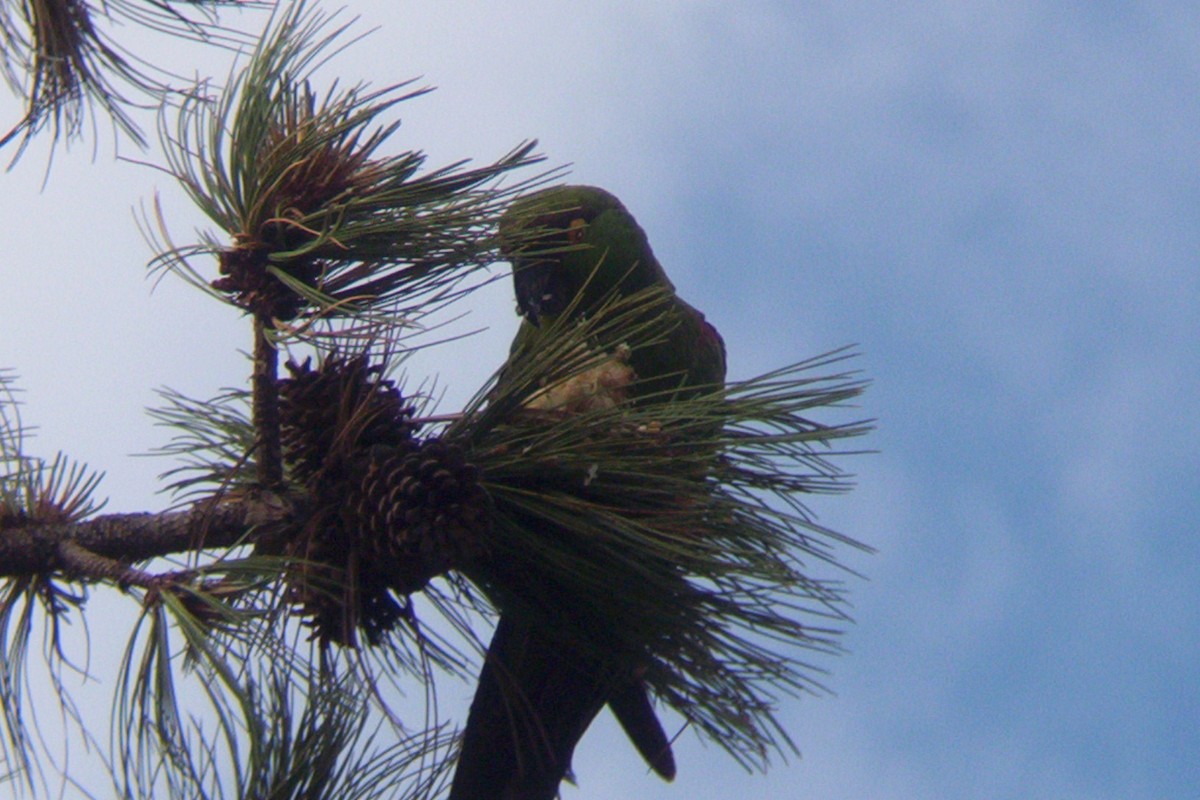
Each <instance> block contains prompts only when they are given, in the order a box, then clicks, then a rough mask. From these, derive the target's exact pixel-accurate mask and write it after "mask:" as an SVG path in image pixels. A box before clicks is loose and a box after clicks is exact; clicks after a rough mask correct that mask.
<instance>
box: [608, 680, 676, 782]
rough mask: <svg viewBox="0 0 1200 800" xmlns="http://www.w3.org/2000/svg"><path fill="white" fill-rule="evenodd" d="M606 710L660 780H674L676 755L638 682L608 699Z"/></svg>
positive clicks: (641, 684)
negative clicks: (611, 713) (610, 710)
mask: <svg viewBox="0 0 1200 800" xmlns="http://www.w3.org/2000/svg"><path fill="white" fill-rule="evenodd" d="M608 707H609V708H611V709H612V712H613V716H615V717H616V718H617V722H619V723H621V727H622V728H624V729H625V735H626V736H628V737H629V741H631V742H633V746H634V747H636V748H637V751H638V752H639V753H641V754H642V758H644V759H645V760H646V763H647V764H649V765H650V768H651V769H653V770H654V771H655V772H657V773H658V774H659V776H660V777H661V778H662V779H663V780H668V781H669V780H673V779H674V778H675V756H674V755H673V754H672V753H671V741H670V740H669V739H668V738H667V734H666V732H665V731H664V730H663V727H662V723H661V722H659V721H658V714H656V713H655V711H654V705H653V704H652V703H651V702H650V695H648V694H647V693H646V685H645V684H644V683H642V682H641V681H637V682H634V683H630V684H629V685H627V686H625V687H623V688H622V689H620V690H619V691H617V693H616V694H614V695H613V696H612V697H610V698H609V699H608Z"/></svg>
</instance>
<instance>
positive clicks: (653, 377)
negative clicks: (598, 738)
mask: <svg viewBox="0 0 1200 800" xmlns="http://www.w3.org/2000/svg"><path fill="white" fill-rule="evenodd" d="M500 237H501V250H502V252H503V253H504V255H505V256H506V257H507V258H508V259H509V260H510V261H511V262H512V265H513V284H514V289H515V294H516V299H517V306H518V310H519V312H520V313H521V315H522V316H523V317H524V319H523V321H522V323H521V327H520V329H519V330H518V332H517V335H516V338H515V339H514V341H513V343H512V348H511V352H510V358H509V367H508V370H509V371H508V373H502V377H501V382H502V383H503V381H504V380H505V379H506V378H505V374H513V372H515V371H516V370H515V367H514V365H516V364H519V363H520V362H521V361H522V360H523V359H526V358H528V357H529V356H530V355H531V354H534V353H538V352H539V351H543V350H544V348H547V347H549V346H552V345H553V344H554V342H553V341H552V340H551V337H554V336H557V335H561V332H562V331H563V330H565V329H568V327H569V326H571V325H573V324H576V323H577V322H579V321H581V320H584V319H587V320H589V321H591V322H593V323H602V322H603V321H604V319H603V317H604V315H605V314H606V313H609V312H610V311H611V310H612V309H614V308H621V309H623V310H622V311H621V312H620V313H626V314H628V313H629V311H628V308H629V307H628V304H627V303H625V304H624V305H623V304H622V301H627V300H628V299H629V298H632V297H634V296H635V295H639V293H641V294H642V295H643V296H644V297H645V298H646V302H645V303H644V304H643V305H638V306H636V310H635V311H634V312H633V313H632V315H631V316H629V317H626V318H623V319H622V324H621V325H603V324H598V325H596V326H595V329H596V330H597V331H598V332H597V333H596V335H594V336H593V337H591V340H590V341H589V344H588V349H589V350H591V351H594V352H598V353H607V354H612V353H615V352H618V351H625V348H626V347H630V348H632V350H630V351H625V352H627V353H628V354H627V355H626V356H624V359H625V360H627V363H628V365H629V367H632V370H633V372H634V374H635V376H636V379H635V380H634V381H633V382H632V383H630V384H629V385H628V386H625V387H622V390H623V393H622V397H624V396H625V395H627V396H628V399H629V400H630V401H631V402H634V403H638V404H649V403H667V402H670V401H672V400H673V399H677V398H680V397H685V396H690V395H692V394H694V393H696V392H701V391H706V390H708V391H711V390H713V389H714V388H716V387H719V386H720V385H723V383H724V380H725V348H724V343H723V342H722V340H721V337H720V335H719V334H718V333H717V331H716V330H715V329H714V328H713V327H712V326H711V325H710V324H709V323H708V322H707V321H705V319H704V315H703V314H701V313H700V312H699V311H697V310H696V309H695V308H693V307H692V306H691V305H689V304H688V303H686V302H684V301H683V300H682V299H681V298H679V297H678V296H677V295H676V294H675V291H674V288H675V287H674V285H673V284H672V283H671V281H670V280H669V279H668V278H667V275H666V273H665V272H664V271H663V268H662V266H661V265H660V264H659V262H658V260H657V259H656V258H655V256H654V253H653V251H652V250H651V248H650V244H649V242H648V240H647V238H646V234H645V232H644V231H643V230H642V228H641V227H640V226H639V225H638V224H637V222H636V221H635V220H634V218H633V217H632V215H630V214H629V212H628V211H626V209H625V207H624V206H623V205H621V203H620V202H619V201H618V200H617V199H616V198H615V197H614V196H613V195H611V194H609V193H608V192H605V191H604V190H602V189H597V188H594V187H590V186H567V187H557V188H552V189H547V190H544V191H541V192H538V193H536V194H533V195H530V196H527V197H525V198H522V199H520V200H518V201H517V202H515V203H513V205H512V206H511V207H510V208H509V210H508V211H507V212H506V213H505V215H504V217H503V219H502V220H501V223H500ZM643 323H645V324H643ZM647 328H653V329H654V330H655V331H656V335H655V336H654V337H652V340H651V341H650V342H648V343H641V342H639V341H628V340H627V339H628V336H629V333H630V331H631V330H632V331H638V330H644V329H647ZM499 393H500V391H499V390H498V391H497V394H499ZM539 530H540V528H539ZM544 535H546V536H551V537H553V536H555V535H556V534H555V532H554V530H553V529H552V528H548V529H546V530H545V531H544ZM499 569H500V570H503V569H504V567H503V566H501V567H499ZM512 569H513V570H514V571H515V572H514V574H512V575H509V576H508V577H507V580H508V581H509V582H519V581H520V580H521V578H522V577H524V578H525V579H526V580H535V581H539V587H540V586H541V584H540V580H541V579H539V578H538V577H536V576H535V575H526V569H527V566H518V565H514V566H513V567H512ZM547 592H548V593H547ZM533 594H534V595H537V596H540V597H542V598H543V600H542V601H541V602H547V600H546V598H548V597H555V598H556V599H555V600H554V601H553V602H554V603H556V604H564V603H565V604H570V602H571V601H570V598H569V597H564V596H562V595H560V594H556V593H555V592H554V590H545V589H543V590H542V591H540V592H539V591H535V592H533ZM502 606H503V604H502ZM501 611H502V615H501V619H500V622H499V624H498V625H497V629H496V632H495V634H494V637H493V639H492V643H491V645H490V647H489V650H488V656H487V661H486V662H485V665H484V669H483V671H482V672H481V674H480V679H479V686H478V689H477V692H476V695H475V699H474V701H473V703H472V706H471V712H470V716H469V718H468V721H467V727H466V730H465V732H464V737H463V747H462V753H461V758H460V764H459V768H458V771H457V773H456V775H455V780H454V785H453V788H452V790H451V794H450V797H451V800H467V799H468V798H493V797H494V798H523V799H524V800H550V799H551V798H553V797H554V796H555V795H556V793H557V790H558V785H559V782H560V781H561V780H562V778H563V776H564V775H565V774H566V773H567V771H568V770H569V767H570V760H571V755H572V753H573V751H574V748H575V745H576V743H577V742H578V740H579V739H580V737H582V736H583V734H584V732H585V731H586V729H587V727H588V726H589V725H590V723H591V721H592V719H593V718H594V717H595V715H596V714H597V713H598V712H599V710H600V709H601V708H602V707H603V706H604V705H605V704H608V705H609V707H610V708H611V709H612V710H613V712H614V714H615V715H616V716H617V719H618V721H619V722H620V723H621V725H622V726H623V728H624V729H625V731H626V733H627V734H628V735H629V737H630V739H631V740H632V741H633V743H634V744H635V746H637V748H638V750H639V752H641V754H642V755H643V757H644V758H645V759H646V760H647V762H648V763H649V764H650V765H651V767H652V768H653V769H654V770H655V771H656V772H658V773H659V774H660V775H661V776H662V777H664V778H666V779H668V780H669V779H670V778H672V777H673V776H674V774H675V765H674V760H673V758H672V755H671V751H670V743H669V740H668V739H667V737H666V735H665V733H664V731H663V729H662V726H661V724H660V723H659V722H658V719H657V716H656V714H655V712H654V708H653V705H652V704H651V702H650V700H649V697H648V695H647V689H646V687H645V685H644V683H643V682H642V680H641V677H640V667H639V664H638V657H637V656H636V654H629V653H617V652H609V653H605V652H604V651H605V648H606V647H608V646H609V645H607V644H605V643H606V642H611V641H616V640H620V639H621V637H620V636H616V637H614V636H613V635H612V634H611V633H607V632H605V631H591V632H590V634H589V636H590V638H592V641H591V642H590V643H588V644H586V645H585V646H583V647H576V646H574V645H573V644H572V643H571V642H569V641H567V639H565V638H564V637H563V636H562V635H556V632H555V631H553V630H550V629H548V628H547V623H546V620H547V619H548V618H549V617H547V616H546V615H545V614H543V615H541V616H540V617H539V616H537V615H536V614H533V615H531V614H530V613H529V609H527V608H526V609H524V610H522V609H521V608H520V607H519V605H518V606H516V607H513V608H509V607H502V608H501ZM556 613H559V614H561V615H562V616H565V617H572V616H573V609H570V608H567V609H557V611H556ZM585 629H586V626H585Z"/></svg>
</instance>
